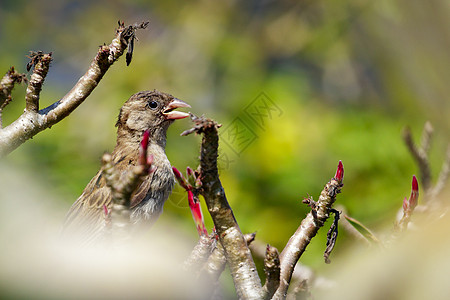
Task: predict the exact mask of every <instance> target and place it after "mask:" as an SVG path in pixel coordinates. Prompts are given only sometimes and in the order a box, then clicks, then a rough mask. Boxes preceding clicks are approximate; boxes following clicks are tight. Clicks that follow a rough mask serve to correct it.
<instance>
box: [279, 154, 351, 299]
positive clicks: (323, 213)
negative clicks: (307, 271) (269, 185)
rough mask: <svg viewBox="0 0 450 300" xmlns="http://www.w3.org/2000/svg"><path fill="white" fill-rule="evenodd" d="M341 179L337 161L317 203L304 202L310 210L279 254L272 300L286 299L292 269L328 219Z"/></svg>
mask: <svg viewBox="0 0 450 300" xmlns="http://www.w3.org/2000/svg"><path fill="white" fill-rule="evenodd" d="M343 177H344V168H343V165H342V162H340V161H339V165H338V168H337V171H336V175H335V176H334V178H332V179H331V180H330V181H329V182H328V183H327V184H326V185H325V187H324V189H323V190H322V192H321V194H320V196H319V200H318V201H317V203H316V202H312V200H309V201H307V200H305V201H307V202H308V203H309V202H310V203H309V204H310V206H311V207H312V210H311V212H309V213H308V215H307V216H306V217H305V218H304V219H303V220H302V222H301V224H300V226H299V227H298V229H297V231H296V232H295V233H294V234H293V235H292V236H291V238H290V239H289V241H288V243H287V245H286V247H285V248H284V250H283V251H282V252H281V254H280V267H281V278H280V279H281V281H280V286H279V288H278V290H277V291H276V293H275V295H274V296H273V298H272V299H286V295H287V291H288V287H289V283H290V281H291V277H292V273H293V271H294V267H295V265H296V264H297V261H298V260H299V259H300V256H301V255H302V254H303V252H305V250H306V247H307V246H308V245H309V243H310V241H311V239H312V238H313V237H314V236H315V235H316V234H317V232H318V231H319V229H320V227H322V226H323V225H324V223H325V221H326V220H327V219H328V217H329V215H330V212H331V210H332V205H333V203H334V202H335V200H336V195H337V194H338V193H340V192H341V188H342V186H343V184H342V180H343Z"/></svg>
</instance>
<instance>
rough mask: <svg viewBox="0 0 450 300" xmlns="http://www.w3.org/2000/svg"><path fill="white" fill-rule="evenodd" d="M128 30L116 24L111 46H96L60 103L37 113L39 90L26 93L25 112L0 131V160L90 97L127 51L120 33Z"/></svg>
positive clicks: (127, 38)
mask: <svg viewBox="0 0 450 300" xmlns="http://www.w3.org/2000/svg"><path fill="white" fill-rule="evenodd" d="M129 27H130V26H128V27H126V26H124V25H123V23H120V22H119V27H118V29H117V30H116V36H115V38H114V39H113V40H112V42H111V44H109V45H104V46H101V47H100V49H99V50H98V52H97V55H96V56H95V58H94V60H93V61H92V63H91V65H90V67H89V69H88V70H87V72H86V73H85V74H84V75H83V76H82V77H81V78H80V79H79V80H78V82H77V83H76V84H75V86H74V87H73V88H72V89H71V90H70V91H69V92H68V93H67V94H66V95H65V96H64V97H63V98H61V99H60V100H58V101H56V102H55V103H53V104H52V105H50V106H48V107H46V108H44V109H41V110H39V111H38V107H39V105H38V103H37V102H38V99H39V98H38V97H36V95H38V94H39V90H38V89H35V90H34V91H31V90H30V91H29V92H28V91H27V109H26V110H25V112H24V113H23V114H22V115H21V116H20V117H19V118H18V119H17V120H16V121H14V122H13V123H12V124H10V125H9V126H7V127H5V128H4V129H2V130H0V157H3V156H6V155H8V154H9V153H10V152H12V151H14V150H15V149H16V148H17V147H19V146H20V145H22V144H23V143H24V142H25V141H27V140H28V139H30V138H32V137H33V136H35V135H36V134H38V133H39V132H41V131H43V130H44V129H46V128H49V127H51V126H52V125H54V124H56V123H58V122H59V121H61V120H62V119H64V118H65V117H67V116H68V115H69V114H70V113H71V112H72V111H74V110H75V109H76V108H77V107H78V106H79V105H80V104H81V103H82V102H83V101H84V100H85V99H86V98H87V97H88V96H89V95H90V94H91V92H92V91H93V90H94V89H95V87H97V85H98V84H99V82H100V80H101V79H102V78H103V76H104V75H105V73H106V72H107V71H108V69H109V67H111V66H112V64H113V63H114V62H115V61H116V60H117V59H119V57H120V56H121V55H122V54H123V53H124V51H125V50H126V49H127V47H128V42H129V39H130V38H131V36H130V35H127V36H126V37H124V36H123V33H124V32H127V34H128V33H129V31H130V30H129ZM132 27H133V26H132ZM133 28H134V27H133ZM44 77H45V76H44ZM37 82H39V80H37ZM41 84H42V82H41ZM28 96H29V97H28Z"/></svg>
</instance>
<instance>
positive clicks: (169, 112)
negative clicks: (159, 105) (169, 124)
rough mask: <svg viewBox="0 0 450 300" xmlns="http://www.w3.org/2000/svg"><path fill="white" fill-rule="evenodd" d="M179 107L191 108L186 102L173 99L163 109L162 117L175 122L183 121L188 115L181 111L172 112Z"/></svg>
mask: <svg viewBox="0 0 450 300" xmlns="http://www.w3.org/2000/svg"><path fill="white" fill-rule="evenodd" d="M179 107H191V106H190V105H189V104H187V103H186V102H184V101H182V100H180V99H177V98H174V99H173V100H172V101H170V103H169V104H168V105H167V106H166V107H165V108H164V110H163V115H164V117H165V118H166V119H167V120H177V119H184V118H186V117H189V114H188V113H186V112H183V111H174V109H176V108H179Z"/></svg>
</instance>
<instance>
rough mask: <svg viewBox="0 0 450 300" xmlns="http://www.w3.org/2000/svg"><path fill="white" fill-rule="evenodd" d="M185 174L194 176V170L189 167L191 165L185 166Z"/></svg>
mask: <svg viewBox="0 0 450 300" xmlns="http://www.w3.org/2000/svg"><path fill="white" fill-rule="evenodd" d="M186 174H187V176H188V177H189V176H194V171H193V170H192V169H191V167H187V168H186Z"/></svg>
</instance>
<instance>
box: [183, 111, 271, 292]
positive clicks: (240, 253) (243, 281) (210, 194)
mask: <svg viewBox="0 0 450 300" xmlns="http://www.w3.org/2000/svg"><path fill="white" fill-rule="evenodd" d="M191 118H192V120H193V121H194V123H195V124H196V125H195V127H194V129H193V130H191V131H190V132H196V133H202V134H203V138H202V146H201V158H200V167H201V181H202V187H203V188H202V194H203V197H204V198H205V202H206V205H207V207H208V211H209V213H210V215H211V217H212V219H213V222H214V225H215V228H216V230H217V234H218V236H219V240H220V242H221V244H222V246H223V247H224V249H225V256H226V257H227V262H228V265H229V267H230V271H231V275H232V277H233V281H234V285H235V289H236V294H237V297H238V298H239V299H261V298H262V297H263V292H262V288H261V281H260V279H259V277H258V272H257V270H256V266H255V263H254V262H253V259H252V256H251V253H250V250H249V249H248V246H247V243H246V241H245V238H244V236H243V234H242V232H241V230H240V228H239V225H238V224H237V222H236V219H235V217H234V214H233V211H232V210H231V207H230V205H229V204H228V201H227V199H226V196H225V191H224V189H223V187H222V184H221V182H220V179H219V174H218V169H217V157H218V153H217V151H218V146H219V136H218V133H217V128H218V127H219V125H218V124H217V123H215V122H214V121H212V120H210V119H206V118H197V117H195V116H191ZM190 132H189V133H190Z"/></svg>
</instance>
